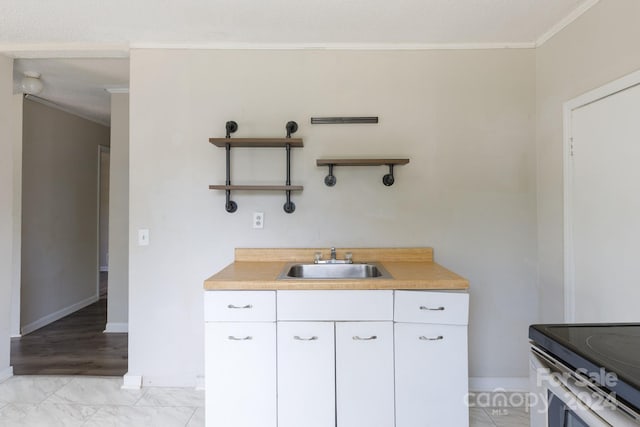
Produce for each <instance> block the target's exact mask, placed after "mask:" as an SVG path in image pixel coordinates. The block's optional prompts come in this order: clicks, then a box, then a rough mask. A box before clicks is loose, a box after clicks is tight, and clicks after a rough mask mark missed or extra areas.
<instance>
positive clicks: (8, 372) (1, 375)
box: [0, 366, 13, 383]
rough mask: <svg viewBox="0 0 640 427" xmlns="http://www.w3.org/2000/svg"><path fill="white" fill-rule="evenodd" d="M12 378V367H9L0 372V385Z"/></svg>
mask: <svg viewBox="0 0 640 427" xmlns="http://www.w3.org/2000/svg"><path fill="white" fill-rule="evenodd" d="M12 376H13V366H9V367H6V368H4V369H3V370H1V371H0V383H2V382H4V381H6V380H8V379H9V378H11V377H12Z"/></svg>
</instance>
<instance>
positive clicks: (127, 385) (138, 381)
mask: <svg viewBox="0 0 640 427" xmlns="http://www.w3.org/2000/svg"><path fill="white" fill-rule="evenodd" d="M120 388H121V389H123V390H139V389H141V388H142V375H132V374H130V373H128V372H127V373H126V374H124V376H123V377H122V387H120Z"/></svg>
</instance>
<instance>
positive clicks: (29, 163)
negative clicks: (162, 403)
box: [11, 98, 128, 376]
mask: <svg viewBox="0 0 640 427" xmlns="http://www.w3.org/2000/svg"><path fill="white" fill-rule="evenodd" d="M23 107H24V114H23V124H24V125H23V130H24V132H23V138H22V139H23V176H22V188H23V200H22V208H23V209H22V217H23V222H22V230H21V234H22V242H23V245H22V253H21V258H22V269H21V270H22V282H21V287H20V288H21V292H20V293H21V296H22V298H21V307H20V308H21V310H20V319H21V322H20V323H21V329H22V331H21V333H22V336H21V337H16V338H14V339H12V342H11V364H12V366H13V368H14V373H15V374H16V375H23V374H66V375H116V376H121V375H123V374H124V373H126V371H127V356H128V345H127V344H128V343H127V334H126V333H124V334H105V333H104V330H105V324H106V312H107V299H106V296H107V283H108V271H107V270H108V265H109V263H108V241H109V239H108V235H109V231H108V215H109V214H108V213H109V205H108V195H109V173H108V172H109V169H110V167H109V166H110V150H109V147H108V145H109V144H110V128H109V125H108V123H107V124H106V125H105V124H103V123H99V122H98V121H96V120H91V119H88V118H87V117H82V116H81V115H78V114H74V113H73V112H71V111H69V109H66V108H64V107H62V106H60V105H57V104H55V103H52V102H50V101H46V100H44V99H40V98H39V99H35V98H26V99H25V100H24V105H23ZM101 270H103V271H101Z"/></svg>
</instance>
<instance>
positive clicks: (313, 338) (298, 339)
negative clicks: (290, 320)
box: [293, 335, 318, 341]
mask: <svg viewBox="0 0 640 427" xmlns="http://www.w3.org/2000/svg"><path fill="white" fill-rule="evenodd" d="M293 339H294V340H296V341H316V340H317V339H318V337H317V336H315V335H313V336H311V337H301V336H298V335H294V336H293Z"/></svg>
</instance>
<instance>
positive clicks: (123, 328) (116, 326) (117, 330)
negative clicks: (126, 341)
mask: <svg viewBox="0 0 640 427" xmlns="http://www.w3.org/2000/svg"><path fill="white" fill-rule="evenodd" d="M128 332H129V324H128V323H124V322H120V323H119V322H107V325H106V326H105V328H104V333H105V334H126V333H128Z"/></svg>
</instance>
